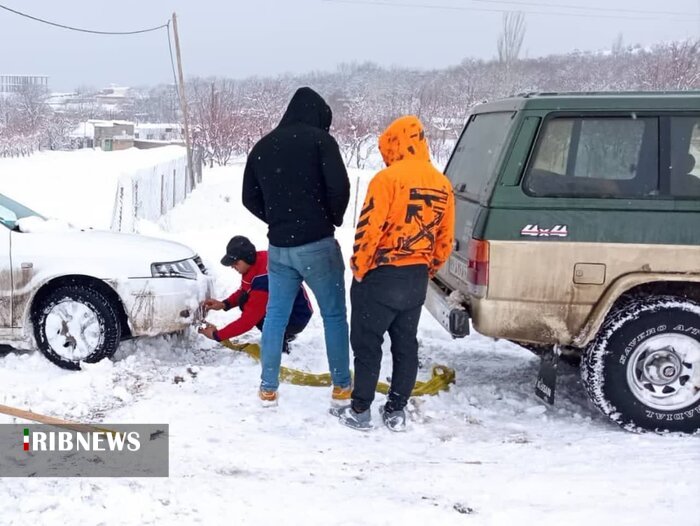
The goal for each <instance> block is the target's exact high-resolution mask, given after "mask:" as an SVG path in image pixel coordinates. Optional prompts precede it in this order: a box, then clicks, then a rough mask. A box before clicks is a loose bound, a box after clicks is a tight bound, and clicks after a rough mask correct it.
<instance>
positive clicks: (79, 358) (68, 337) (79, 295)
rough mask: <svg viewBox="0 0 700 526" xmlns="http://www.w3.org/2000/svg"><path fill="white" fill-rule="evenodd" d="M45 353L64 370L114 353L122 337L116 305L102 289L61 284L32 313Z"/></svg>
mask: <svg viewBox="0 0 700 526" xmlns="http://www.w3.org/2000/svg"><path fill="white" fill-rule="evenodd" d="M32 323H33V325H34V337H35V339H36V342H37V345H38V346H39V349H40V350H41V352H42V353H43V354H44V356H46V357H47V358H48V359H49V360H51V361H52V362H53V363H55V364H56V365H58V366H59V367H62V368H64V369H72V370H78V369H80V362H87V363H96V362H99V361H100V360H102V359H103V358H111V357H112V355H114V353H115V351H116V350H117V347H119V341H120V339H121V324H120V323H119V316H118V315H117V311H116V309H115V306H114V305H113V304H112V302H111V301H110V299H109V298H107V297H106V296H105V295H104V294H103V293H101V292H100V291H98V290H95V289H92V288H89V287H87V286H80V285H66V286H61V287H58V288H56V289H54V290H52V291H50V292H49V293H48V294H46V295H45V296H43V297H42V298H40V299H39V301H38V303H37V304H36V305H35V308H34V310H33V315H32Z"/></svg>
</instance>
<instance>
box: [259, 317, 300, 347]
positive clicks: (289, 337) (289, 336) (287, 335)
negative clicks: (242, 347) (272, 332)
mask: <svg viewBox="0 0 700 526" xmlns="http://www.w3.org/2000/svg"><path fill="white" fill-rule="evenodd" d="M264 323H265V318H263V319H262V320H260V323H258V324H257V325H256V327H257V328H258V330H259V331H260V332H262V330H263V324H264ZM307 324H308V321H307V322H306V323H305V324H304V325H287V328H286V329H285V330H284V339H283V340H282V352H283V353H287V354H289V342H291V341H294V340H295V339H296V337H297V336H298V335H299V333H300V332H301V331H303V330H304V329H306V325H307Z"/></svg>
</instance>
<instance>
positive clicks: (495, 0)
mask: <svg viewBox="0 0 700 526" xmlns="http://www.w3.org/2000/svg"><path fill="white" fill-rule="evenodd" d="M471 1H472V2H479V3H481V4H508V5H514V6H528V7H554V8H557V9H583V10H585V11H601V12H607V13H632V14H640V15H668V16H697V13H685V12H680V11H649V10H646V9H624V8H614V7H592V6H584V5H566V4H556V3H548V2H518V1H513V0H511V1H508V0H471ZM572 14H573V13H572Z"/></svg>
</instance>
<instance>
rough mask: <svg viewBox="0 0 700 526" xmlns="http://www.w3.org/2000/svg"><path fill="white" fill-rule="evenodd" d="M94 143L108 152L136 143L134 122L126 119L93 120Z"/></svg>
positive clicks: (123, 148) (129, 146)
mask: <svg viewBox="0 0 700 526" xmlns="http://www.w3.org/2000/svg"><path fill="white" fill-rule="evenodd" d="M92 125H93V127H94V130H95V131H94V133H95V135H94V145H95V147H98V148H101V149H103V150H104V151H106V152H111V151H116V150H126V149H127V148H131V147H132V146H133V145H134V123H133V122H126V121H93V122H92Z"/></svg>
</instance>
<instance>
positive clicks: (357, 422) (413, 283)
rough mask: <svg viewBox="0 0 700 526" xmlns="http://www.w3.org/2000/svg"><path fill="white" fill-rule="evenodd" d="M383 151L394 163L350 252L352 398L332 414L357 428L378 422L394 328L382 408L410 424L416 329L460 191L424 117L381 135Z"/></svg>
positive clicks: (389, 419) (377, 186) (376, 183)
mask: <svg viewBox="0 0 700 526" xmlns="http://www.w3.org/2000/svg"><path fill="white" fill-rule="evenodd" d="M379 150H380V151H381V153H382V157H383V158H384V162H385V163H386V165H387V168H385V169H384V170H382V171H380V172H379V173H378V174H377V175H375V176H374V178H373V179H372V181H371V182H370V184H369V188H368V190H367V196H366V197H365V202H364V206H363V208H362V212H361V214H360V221H359V223H358V224H357V231H356V235H355V246H354V247H353V255H352V258H351V259H350V264H351V268H352V272H353V275H354V278H355V279H354V280H353V283H352V288H351V290H350V300H351V303H352V314H351V321H350V342H351V345H352V349H353V353H354V355H355V385H354V389H353V392H352V403H351V405H350V406H346V407H343V408H341V409H335V410H332V413H333V414H334V415H336V416H338V417H339V418H340V421H341V422H342V423H343V424H345V425H347V426H349V427H352V428H354V429H361V430H367V429H370V428H371V427H372V424H371V417H370V405H371V404H372V401H373V400H374V392H375V389H376V387H377V381H378V379H379V370H380V366H381V360H382V342H383V341H384V334H385V333H386V332H389V336H390V338H391V355H392V359H393V372H392V375H391V388H390V390H389V394H388V397H387V402H386V404H385V405H384V407H383V408H382V409H381V413H382V419H383V421H384V423H385V424H386V426H387V427H388V428H389V429H391V430H393V431H403V430H404V429H405V424H406V416H405V413H404V407H405V406H406V403H407V402H408V398H409V397H410V395H411V391H412V390H413V387H414V386H415V383H416V375H417V373H418V340H417V339H416V334H417V332H418V320H419V319H420V313H421V308H422V307H423V303H424V302H425V295H426V291H427V287H428V279H429V277H432V276H433V275H434V274H435V273H436V272H437V271H438V269H439V268H440V267H441V266H442V265H443V264H444V263H445V261H446V260H447V258H448V256H449V255H450V252H451V251H452V242H453V237H454V194H453V191H452V185H451V183H450V181H449V180H448V179H447V177H445V176H444V175H443V174H442V173H440V172H439V171H438V170H437V169H436V168H435V167H433V165H432V163H431V162H430V152H429V150H428V144H427V142H426V140H425V134H424V132H423V126H422V124H421V123H420V121H419V120H418V118H416V117H414V116H406V117H401V118H399V119H397V120H395V121H394V122H393V123H391V125H389V127H388V128H387V129H386V131H385V132H384V133H383V134H382V135H381V137H380V138H379Z"/></svg>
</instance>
